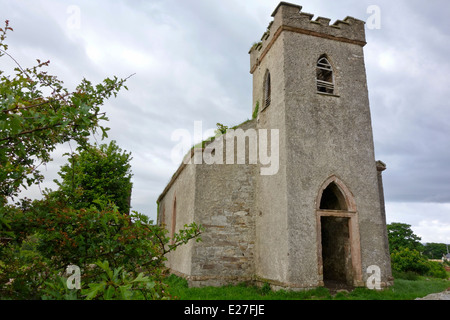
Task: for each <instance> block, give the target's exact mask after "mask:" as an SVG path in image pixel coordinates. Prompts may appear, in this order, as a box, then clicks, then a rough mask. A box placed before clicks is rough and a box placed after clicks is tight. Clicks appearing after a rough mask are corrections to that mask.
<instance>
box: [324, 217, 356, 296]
mask: <svg viewBox="0 0 450 320" xmlns="http://www.w3.org/2000/svg"><path fill="white" fill-rule="evenodd" d="M320 221H321V233H322V263H323V281H324V284H325V286H326V287H337V288H348V287H349V286H350V287H351V286H352V285H353V274H352V256H351V243H350V232H349V218H344V217H331V216H323V217H321V218H320Z"/></svg>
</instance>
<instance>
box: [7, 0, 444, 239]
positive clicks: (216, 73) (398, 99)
mask: <svg viewBox="0 0 450 320" xmlns="http://www.w3.org/2000/svg"><path fill="white" fill-rule="evenodd" d="M292 2H293V1H292ZM278 3H279V1H278V0H245V1H243V0H240V1H238V0H226V1H225V0H222V1H219V0H184V1H183V0H145V1H144V0H140V1H139V0H133V1H131V0H130V1H112V0H110V1H105V0H96V1H75V0H73V1H61V0H59V1H56V0H53V1H52V0H46V1H38V0H0V21H2V22H3V21H4V20H6V19H9V20H10V26H11V27H13V28H14V32H12V33H10V34H9V36H8V44H9V46H10V51H9V52H10V54H12V55H13V56H14V57H15V58H16V59H17V60H18V61H19V62H20V63H21V64H22V65H23V66H32V65H34V64H35V59H37V58H39V59H41V60H50V61H51V63H50V67H49V73H51V74H55V75H57V76H58V77H59V78H60V79H61V80H63V81H64V82H65V85H66V86H67V87H68V88H69V89H74V88H75V86H76V85H77V84H78V83H79V82H80V81H81V80H82V79H83V78H87V79H89V80H91V81H93V82H100V81H102V80H103V79H104V78H106V77H112V76H114V75H116V76H118V77H119V78H125V77H127V76H129V75H131V74H135V75H134V76H133V77H131V78H130V79H129V80H128V81H127V86H128V88H129V91H122V92H120V93H119V95H118V97H117V98H116V99H111V100H109V101H107V103H106V104H105V106H104V107H103V110H104V111H106V113H107V115H108V117H109V119H110V121H109V123H105V124H106V125H107V126H109V127H110V128H111V131H110V132H109V136H110V139H112V140H116V141H117V143H118V144H119V146H120V147H121V148H122V149H124V150H127V151H129V152H131V153H132V156H133V160H132V170H133V174H134V176H133V183H134V188H133V196H132V207H133V209H134V210H137V211H139V212H142V213H145V214H147V215H149V216H150V217H152V218H153V219H155V218H156V199H157V197H158V196H159V194H160V193H161V192H162V190H163V189H164V187H165V186H166V184H167V183H168V181H169V179H170V177H171V176H172V174H173V173H174V171H175V170H176V169H177V167H178V163H173V161H172V160H171V151H172V149H173V147H174V146H175V145H176V144H177V142H174V141H172V140H171V136H172V133H173V132H174V131H175V130H176V129H187V130H189V131H192V132H193V126H194V121H202V122H203V129H204V130H206V129H208V128H215V126H216V123H217V122H220V123H223V124H225V125H229V126H232V125H235V124H238V123H241V122H242V121H244V120H246V119H248V118H250V117H251V108H252V107H251V105H252V96H251V95H252V78H251V75H250V73H249V70H250V65H249V64H250V62H249V60H250V58H249V55H248V51H249V48H250V47H251V45H252V44H253V43H254V42H257V41H259V39H260V38H261V35H262V34H263V33H264V31H265V30H266V28H267V25H268V24H269V22H270V21H271V20H272V18H271V13H272V12H273V10H274V8H275V7H276V5H277V4H278ZM295 3H296V4H299V5H302V6H303V10H302V11H304V12H308V13H312V14H314V15H315V17H317V16H322V17H328V18H330V19H331V20H332V22H334V21H335V20H337V19H343V18H345V17H346V16H353V17H355V18H358V19H361V20H364V21H367V25H366V37H367V42H368V44H367V45H366V46H365V48H364V51H365V58H366V61H365V62H366V69H367V77H368V86H369V95H370V104H371V112H372V124H373V131H374V140H375V153H376V159H377V160H382V161H384V162H385V163H386V164H387V167H388V169H387V170H386V171H385V172H384V175H383V179H384V190H385V197H386V202H387V203H386V207H387V220H388V223H390V222H403V223H408V224H410V225H412V229H413V231H414V232H415V233H416V234H418V235H419V236H420V237H422V241H423V242H445V243H450V170H449V165H450V124H449V121H450V117H449V116H450V106H449V102H448V101H449V99H448V97H447V96H446V94H448V93H449V84H448V83H447V81H449V80H450V79H449V74H450V63H449V60H448V57H450V33H449V30H450V19H449V18H448V16H449V15H450V3H449V2H448V1H445V0H429V1H423V0H422V1H418V0H403V1H399V0H397V1H387V0H382V1H378V0H370V1H365V0H364V1H361V0H358V1H356V0H343V1H332V0H302V1H300V0H299V1H297V2H295ZM371 5H375V6H376V7H375V8H378V9H379V13H380V16H379V17H380V20H379V22H380V24H379V25H373V24H372V23H373V22H374V21H375V20H373V18H374V16H373V14H374V13H376V12H375V11H373V7H370V6H371ZM368 9H369V10H368ZM314 19H315V18H314ZM373 27H378V28H373ZM0 63H1V64H0V68H1V69H2V70H4V68H7V67H9V66H10V65H8V64H5V58H2V60H1V62H0ZM68 149H69V146H68V145H63V146H61V148H59V149H58V152H56V153H55V155H54V162H52V163H50V164H48V165H47V168H46V169H44V171H45V174H46V176H47V182H46V183H44V184H43V185H41V188H44V187H50V188H54V187H55V185H54V184H53V183H52V182H51V181H52V179H54V178H58V175H57V174H56V172H57V171H58V169H59V166H60V165H62V164H64V163H65V161H66V159H65V158H62V157H61V156H60V155H61V154H62V153H64V152H65V151H66V150H68ZM25 194H26V195H27V196H29V197H39V190H38V189H37V188H33V189H31V190H29V191H27V192H26V193H25Z"/></svg>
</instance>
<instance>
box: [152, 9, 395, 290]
mask: <svg viewBox="0 0 450 320" xmlns="http://www.w3.org/2000/svg"><path fill="white" fill-rule="evenodd" d="M272 16H273V21H272V22H271V23H270V25H269V27H268V29H267V31H266V32H265V33H264V35H263V37H262V39H261V42H259V43H257V44H255V45H254V46H253V47H252V49H251V50H250V62H251V63H250V73H251V74H252V75H253V114H254V119H253V120H251V121H248V122H246V123H244V124H242V125H241V126H239V127H238V128H239V129H242V130H244V131H245V132H250V131H251V130H253V131H258V132H262V131H261V129H267V130H268V131H270V130H274V129H276V130H277V132H278V135H277V136H276V138H277V139H278V141H277V142H278V149H277V151H278V159H277V161H278V171H277V172H276V173H275V174H270V175H264V174H261V170H262V168H263V167H264V166H263V165H261V164H258V163H256V164H255V163H251V161H248V160H249V158H250V156H249V154H246V158H245V159H246V162H245V163H242V162H241V163H240V164H233V165H230V164H218V163H214V164H207V163H204V162H201V163H200V164H195V163H196V162H194V163H192V161H189V160H190V159H193V158H194V157H195V152H196V151H198V150H193V151H192V152H191V153H189V154H188V155H186V157H185V161H184V163H183V164H182V165H181V166H180V168H179V169H178V170H177V172H176V173H175V174H174V176H173V177H172V180H171V181H170V182H169V184H168V186H167V187H166V188H165V190H164V191H163V193H162V194H161V196H160V197H159V199H158V203H159V213H158V222H159V223H160V224H164V225H165V226H166V227H167V229H168V230H169V232H170V233H172V234H173V232H176V231H177V230H178V229H180V228H181V227H182V226H183V225H184V224H188V223H191V222H193V221H195V222H196V223H198V224H202V225H203V226H204V227H205V232H204V234H203V235H202V239H203V241H202V242H199V243H194V242H193V241H192V242H191V243H189V244H188V245H186V246H184V247H181V248H179V249H178V250H177V251H175V252H173V253H171V255H170V256H169V259H168V267H169V268H170V269H171V270H172V272H174V273H175V274H178V275H180V276H183V277H186V278H187V279H188V280H189V282H190V284H191V285H197V286H199V285H222V284H226V283H230V282H240V281H253V282H260V283H262V282H268V283H270V284H271V285H272V287H278V288H290V289H305V288H314V287H318V286H323V285H327V284H328V283H342V284H346V285H351V286H365V285H366V282H367V279H368V278H369V277H370V276H371V275H372V272H373V270H376V275H377V276H378V278H377V279H378V280H379V283H380V285H381V286H387V285H390V284H391V280H392V277H391V267H390V256H389V249H388V242H387V230H386V218H385V211H384V196H383V188H382V180H381V172H382V171H383V170H384V169H385V165H384V164H383V163H382V162H381V161H378V162H376V161H375V158H374V144H373V136H372V126H371V117H370V109H369V99H368V89H367V81H366V72H365V65H364V53H363V47H364V46H365V44H366V41H365V29H364V22H363V21H360V20H357V19H354V18H351V17H347V18H345V19H344V20H342V21H341V20H338V21H336V22H335V23H333V24H330V19H327V18H322V17H318V18H317V19H315V20H312V18H313V15H311V14H308V13H303V12H301V7H300V6H298V5H294V4H290V3H285V2H281V3H280V4H279V5H278V6H277V7H276V9H275V11H274V12H273V14H272ZM255 109H256V110H255ZM233 139H234V138H233ZM250 140H251V139H250V138H249V141H250ZM224 141H225V142H226V144H227V145H228V143H229V138H227V137H226V138H224ZM274 142H275V140H274V141H272V140H271V141H270V143H269V144H272V143H274ZM213 143H214V142H213ZM219 147H223V146H222V144H216V145H214V148H215V150H218V148H219ZM269 147H270V146H269ZM233 148H234V147H233ZM207 149H208V147H205V148H204V149H201V150H200V152H203V153H205V152H206V150H207ZM250 149H251V148H250V147H247V152H248V153H250V151H249V150H250ZM233 150H234V151H235V152H236V150H235V149H233ZM233 156H234V155H233ZM197 163H198V162H197ZM238 163H239V162H238Z"/></svg>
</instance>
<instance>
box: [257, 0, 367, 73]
mask: <svg viewBox="0 0 450 320" xmlns="http://www.w3.org/2000/svg"><path fill="white" fill-rule="evenodd" d="M301 10H302V6H299V5H296V4H292V3H288V2H280V3H279V4H278V6H277V7H276V8H275V11H274V12H273V13H272V17H273V21H272V22H271V23H270V24H269V26H268V28H267V31H266V32H265V33H264V34H263V36H262V38H261V41H260V42H259V43H255V45H253V47H252V48H251V49H250V51H249V54H250V67H251V70H250V72H251V73H253V71H254V70H255V68H256V67H257V66H258V65H259V63H260V62H261V60H262V59H263V58H264V56H265V55H266V53H267V51H268V50H269V49H270V47H271V46H272V44H273V43H274V42H275V41H276V39H277V38H278V36H279V35H280V34H281V32H283V31H290V32H296V33H301V34H307V35H311V36H316V37H320V38H326V39H330V40H336V41H341V42H347V43H353V44H356V45H360V46H364V45H365V44H366V36H365V29H364V25H365V22H364V21H362V20H358V19H355V18H353V17H346V18H345V19H344V20H336V21H335V22H334V23H333V24H330V21H331V19H328V18H323V17H317V18H316V19H315V20H313V17H314V15H313V14H310V13H306V12H302V11H301Z"/></svg>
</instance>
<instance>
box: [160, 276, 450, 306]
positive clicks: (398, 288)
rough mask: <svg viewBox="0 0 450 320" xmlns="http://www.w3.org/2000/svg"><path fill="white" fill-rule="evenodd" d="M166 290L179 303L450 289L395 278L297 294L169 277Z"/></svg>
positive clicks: (445, 284) (368, 296)
mask: <svg viewBox="0 0 450 320" xmlns="http://www.w3.org/2000/svg"><path fill="white" fill-rule="evenodd" d="M167 283H168V284H169V288H170V289H169V291H170V293H171V295H172V296H173V297H174V298H175V299H180V300H414V299H415V298H419V297H424V296H426V295H428V294H431V293H436V292H442V291H445V290H446V289H448V288H449V287H450V281H449V280H443V279H435V278H426V277H419V278H418V279H417V280H407V279H396V280H395V282H394V285H393V286H392V287H390V288H388V289H384V290H380V291H376V290H369V289H367V288H356V289H354V290H353V291H351V292H338V293H337V294H335V295H332V294H331V293H330V291H329V290H328V289H327V288H317V289H312V290H307V291H301V292H293V291H286V290H279V291H273V290H271V289H270V287H269V286H268V285H264V286H263V287H257V286H253V285H248V284H245V283H241V284H238V285H228V286H223V287H204V288H189V287H188V284H187V281H186V280H185V279H182V278H179V277H176V276H174V275H171V276H170V277H169V278H168V279H167Z"/></svg>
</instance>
